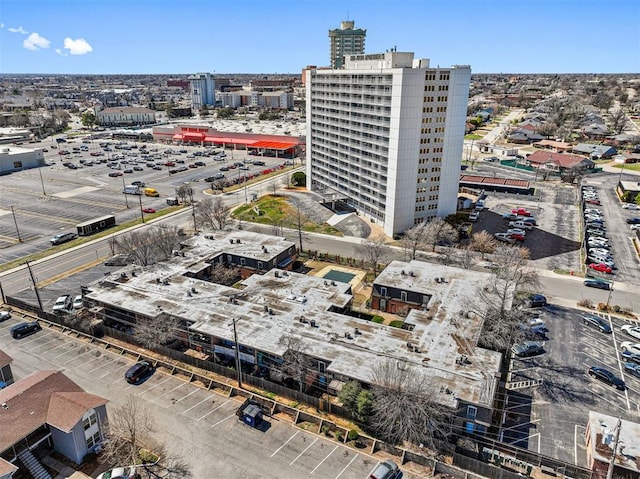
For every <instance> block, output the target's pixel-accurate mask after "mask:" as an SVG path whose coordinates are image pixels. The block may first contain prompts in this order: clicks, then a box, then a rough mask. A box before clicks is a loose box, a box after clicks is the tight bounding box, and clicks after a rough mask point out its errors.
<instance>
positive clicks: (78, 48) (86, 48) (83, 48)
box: [64, 37, 93, 55]
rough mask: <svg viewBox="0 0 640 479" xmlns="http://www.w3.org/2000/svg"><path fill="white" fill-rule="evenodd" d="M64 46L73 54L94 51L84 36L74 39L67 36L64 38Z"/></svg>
mask: <svg viewBox="0 0 640 479" xmlns="http://www.w3.org/2000/svg"><path fill="white" fill-rule="evenodd" d="M64 48H65V49H67V50H69V54H71V55H85V54H87V53H89V52H92V51H93V48H92V47H91V45H89V43H88V42H87V41H86V40H85V39H84V38H78V39H77V40H74V39H72V38H69V37H67V38H65V39H64Z"/></svg>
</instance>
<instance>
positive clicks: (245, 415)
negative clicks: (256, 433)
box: [242, 404, 262, 427]
mask: <svg viewBox="0 0 640 479" xmlns="http://www.w3.org/2000/svg"><path fill="white" fill-rule="evenodd" d="M242 422H244V423H245V424H246V425H248V426H251V427H258V426H259V425H260V423H261V422H262V409H260V407H259V406H257V405H255V404H249V405H248V406H247V407H245V408H244V410H243V411H242Z"/></svg>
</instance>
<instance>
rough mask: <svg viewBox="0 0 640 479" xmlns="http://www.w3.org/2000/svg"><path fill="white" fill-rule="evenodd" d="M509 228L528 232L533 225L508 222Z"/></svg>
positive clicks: (521, 222)
mask: <svg viewBox="0 0 640 479" xmlns="http://www.w3.org/2000/svg"><path fill="white" fill-rule="evenodd" d="M509 227H511V228H519V229H522V230H529V231H531V230H532V229H533V225H532V224H531V223H525V222H524V221H509Z"/></svg>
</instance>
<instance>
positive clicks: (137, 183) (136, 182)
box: [131, 180, 147, 188]
mask: <svg viewBox="0 0 640 479" xmlns="http://www.w3.org/2000/svg"><path fill="white" fill-rule="evenodd" d="M131 184H132V185H134V186H139V187H140V188H144V187H145V186H147V185H146V183H145V182H144V181H140V180H136V181H132V182H131Z"/></svg>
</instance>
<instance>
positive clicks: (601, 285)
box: [583, 279, 611, 291]
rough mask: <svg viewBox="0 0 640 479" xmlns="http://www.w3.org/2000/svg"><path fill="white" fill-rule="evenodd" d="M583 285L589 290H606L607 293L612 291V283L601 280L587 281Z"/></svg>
mask: <svg viewBox="0 0 640 479" xmlns="http://www.w3.org/2000/svg"><path fill="white" fill-rule="evenodd" d="M583 284H584V285H585V286H588V287H589V288H597V289H606V290H607V291H608V290H610V289H611V283H609V282H607V281H602V280H600V279H585V280H584V283H583Z"/></svg>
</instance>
